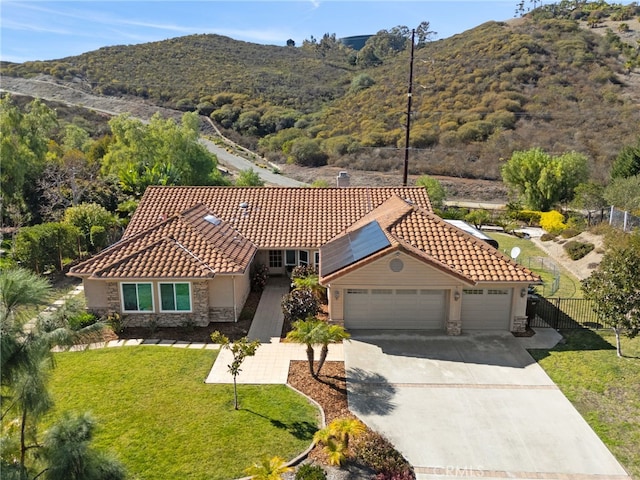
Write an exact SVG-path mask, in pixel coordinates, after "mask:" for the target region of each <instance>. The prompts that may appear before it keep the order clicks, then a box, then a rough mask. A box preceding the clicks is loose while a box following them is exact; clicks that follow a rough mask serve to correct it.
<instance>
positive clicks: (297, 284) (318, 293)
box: [293, 273, 327, 302]
mask: <svg viewBox="0 0 640 480" xmlns="http://www.w3.org/2000/svg"><path fill="white" fill-rule="evenodd" d="M293 288H294V290H309V291H311V293H313V295H314V296H315V297H316V298H317V299H318V301H319V302H325V301H326V297H327V289H326V288H325V287H323V286H322V285H320V280H319V278H318V275H317V274H315V273H312V274H310V275H307V276H306V277H295V278H293Z"/></svg>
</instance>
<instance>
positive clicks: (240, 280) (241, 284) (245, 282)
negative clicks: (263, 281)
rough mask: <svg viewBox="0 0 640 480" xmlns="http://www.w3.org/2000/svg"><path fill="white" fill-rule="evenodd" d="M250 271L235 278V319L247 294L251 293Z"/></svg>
mask: <svg viewBox="0 0 640 480" xmlns="http://www.w3.org/2000/svg"><path fill="white" fill-rule="evenodd" d="M250 270H251V269H249V268H248V269H247V271H246V272H245V273H244V275H236V276H235V294H236V295H235V304H236V318H235V319H234V320H237V319H238V316H239V315H240V310H242V307H244V303H245V302H246V301H247V297H248V296H249V292H251V273H250Z"/></svg>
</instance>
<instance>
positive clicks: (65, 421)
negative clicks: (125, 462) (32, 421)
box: [43, 413, 126, 480]
mask: <svg viewBox="0 0 640 480" xmlns="http://www.w3.org/2000/svg"><path fill="white" fill-rule="evenodd" d="M95 429H96V421H95V420H94V419H93V418H92V417H91V415H89V414H88V413H85V414H82V415H76V416H72V415H70V414H69V413H66V414H64V415H63V417H62V418H61V419H60V420H58V422H57V423H56V424H55V425H54V426H53V427H51V428H50V429H49V430H48V431H47V433H46V434H45V436H44V442H43V456H44V458H45V459H46V461H47V463H48V465H49V467H48V468H47V469H46V470H45V471H44V479H45V480H120V479H124V478H126V471H125V469H124V467H123V466H122V464H120V462H118V461H117V460H115V459H113V458H110V457H108V456H107V455H105V454H104V453H103V452H100V451H97V450H95V449H92V448H91V441H92V440H93V434H94V431H95Z"/></svg>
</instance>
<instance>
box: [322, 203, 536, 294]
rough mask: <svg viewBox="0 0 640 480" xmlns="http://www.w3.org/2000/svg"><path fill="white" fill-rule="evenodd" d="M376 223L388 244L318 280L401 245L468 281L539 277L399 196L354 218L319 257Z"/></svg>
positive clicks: (532, 279) (325, 272)
mask: <svg viewBox="0 0 640 480" xmlns="http://www.w3.org/2000/svg"><path fill="white" fill-rule="evenodd" d="M373 222H377V224H378V225H379V226H380V228H381V229H382V230H383V231H384V233H385V235H386V236H387V238H388V239H389V242H388V245H387V246H386V247H383V248H380V249H378V250H377V251H376V252H375V253H372V255H370V256H368V257H362V258H359V259H354V261H352V262H350V263H346V264H344V265H341V266H340V268H338V269H331V268H329V269H325V268H324V266H323V270H322V271H321V272H320V273H321V275H320V276H321V278H320V281H321V282H322V283H328V282H330V281H332V280H334V279H336V278H338V277H340V276H342V275H344V274H346V273H349V272H351V271H353V270H355V269H357V268H360V267H361V266H363V265H364V264H366V263H369V262H371V261H373V260H375V259H377V258H381V257H382V256H385V255H387V254H389V253H390V252H393V251H397V250H402V251H404V252H406V253H407V254H409V255H411V256H413V257H415V258H417V259H419V260H421V261H423V262H424V263H427V264H429V265H431V266H433V267H435V268H437V269H439V270H441V271H444V272H445V273H448V274H450V275H452V276H454V277H457V278H459V279H460V280H462V281H464V282H465V283H469V284H475V283H478V282H529V283H537V282H540V277H539V276H538V275H536V274H534V273H533V272H532V271H531V270H529V269H528V268H525V267H523V266H522V265H519V264H518V263H516V262H515V261H513V260H512V259H511V258H509V257H507V256H506V255H504V254H503V253H501V252H500V251H498V250H496V249H495V248H493V247H492V246H491V245H489V244H488V243H486V242H484V241H482V240H479V239H477V238H475V237H473V236H472V235H470V234H469V233H467V232H465V231H463V230H461V229H459V228H456V227H455V226H453V225H451V224H449V223H447V222H445V221H444V220H442V219H441V218H440V217H438V216H437V215H435V214H433V213H432V212H430V211H428V210H425V209H422V208H420V207H419V206H416V205H412V204H410V203H408V202H407V201H405V200H402V199H401V198H398V197H393V198H390V199H389V200H387V201H386V202H385V203H384V204H382V205H381V206H380V207H378V208H377V209H375V210H374V211H372V212H371V213H370V214H369V215H366V216H365V217H363V218H362V219H361V220H360V221H359V222H356V223H355V224H354V225H353V226H352V227H351V228H349V229H347V231H346V232H344V233H343V234H341V235H339V236H337V237H336V238H335V239H333V240H332V241H330V242H328V243H327V244H326V245H324V246H323V247H322V248H321V249H320V258H321V262H322V259H323V257H324V256H325V255H327V256H329V257H332V256H334V255H335V254H336V253H335V252H336V251H337V250H338V249H339V248H340V245H341V244H344V242H345V240H344V238H345V237H348V236H349V235H350V234H351V232H353V231H354V229H361V228H362V224H365V225H370V224H372V223H373Z"/></svg>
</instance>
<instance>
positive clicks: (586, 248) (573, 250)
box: [563, 240, 595, 260]
mask: <svg viewBox="0 0 640 480" xmlns="http://www.w3.org/2000/svg"><path fill="white" fill-rule="evenodd" d="M563 248H564V249H565V250H566V251H567V255H569V258H571V260H580V259H581V258H582V257H584V256H585V255H586V254H588V253H589V252H590V251H591V250H593V249H594V248H595V245H594V244H593V243H585V242H577V241H575V240H572V241H570V242H567V244H566V245H564V247H563Z"/></svg>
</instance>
